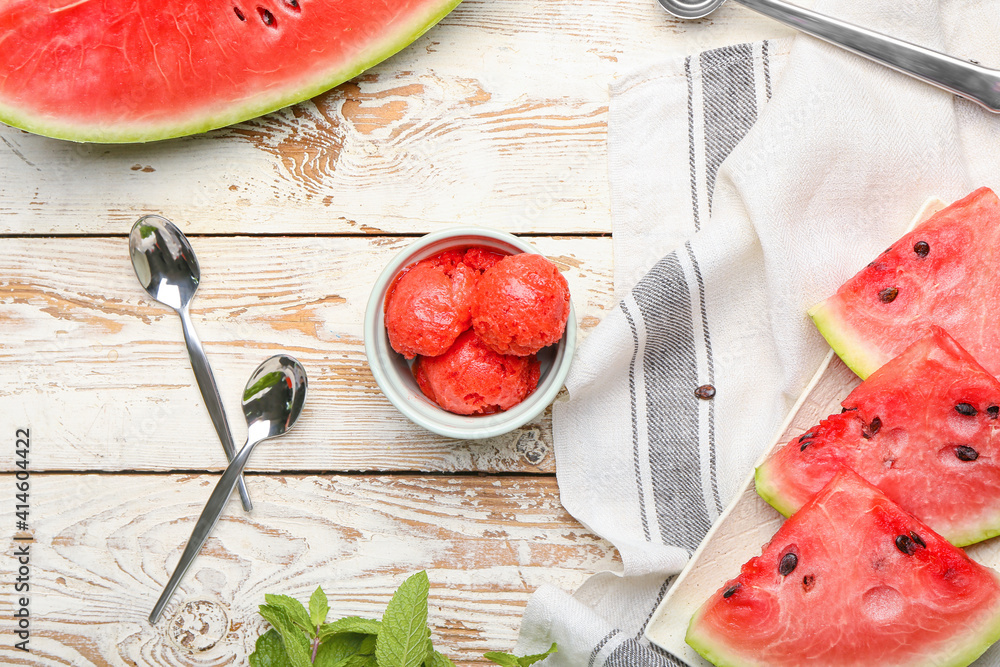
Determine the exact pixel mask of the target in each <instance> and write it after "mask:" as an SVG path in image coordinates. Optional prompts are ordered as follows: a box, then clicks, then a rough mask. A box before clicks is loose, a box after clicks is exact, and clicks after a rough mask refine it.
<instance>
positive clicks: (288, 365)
mask: <svg viewBox="0 0 1000 667" xmlns="http://www.w3.org/2000/svg"><path fill="white" fill-rule="evenodd" d="M307 385H308V380H307V378H306V370H305V368H303V367H302V364H300V363H299V362H298V361H296V360H295V359H293V358H292V357H288V356H285V355H282V354H279V355H277V356H274V357H271V358H270V359H268V360H267V361H265V362H264V363H262V364H261V365H260V366H259V367H258V368H257V370H256V371H254V374H253V375H252V376H251V377H250V380H249V381H248V382H247V386H246V389H244V390H243V416H244V417H246V420H247V433H248V434H249V435H248V437H247V440H248V441H256V442H262V441H264V440H267V439H268V438H275V437H277V436H279V435H283V434H284V433H285V432H286V431H288V429H290V428H292V426H293V425H294V424H295V420H296V419H298V418H299V415H300V414H301V413H302V406H303V405H304V404H305V400H306V387H307Z"/></svg>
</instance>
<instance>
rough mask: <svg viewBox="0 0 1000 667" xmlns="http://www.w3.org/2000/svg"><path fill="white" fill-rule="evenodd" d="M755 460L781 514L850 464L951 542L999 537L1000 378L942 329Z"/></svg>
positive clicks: (765, 492) (760, 489) (765, 491)
mask: <svg viewBox="0 0 1000 667" xmlns="http://www.w3.org/2000/svg"><path fill="white" fill-rule="evenodd" d="M841 405H842V406H843V407H844V410H845V412H843V413H841V414H837V415H831V416H830V417H828V418H827V419H824V420H823V421H822V422H820V423H819V424H818V425H817V426H815V427H813V428H811V429H809V430H808V431H807V432H806V433H805V434H803V435H800V436H796V437H795V438H793V439H792V440H791V441H790V442H789V443H787V444H786V445H784V446H783V447H781V448H780V449H779V450H777V451H776V452H774V454H772V455H771V456H770V457H769V458H768V459H767V460H766V461H765V462H764V463H763V464H761V465H760V466H759V467H758V468H757V472H756V475H755V478H756V484H757V493H759V494H760V496H761V497H762V498H764V500H766V501H767V502H768V503H770V504H771V505H772V506H774V508H775V509H777V510H778V511H779V512H781V513H782V514H784V515H785V516H789V515H791V514H792V513H794V512H795V511H797V510H798V509H799V508H800V507H802V506H803V505H804V504H805V503H806V501H808V500H809V499H810V498H812V496H813V495H815V494H816V493H817V492H818V491H819V490H820V489H821V488H822V487H823V486H824V485H825V484H826V483H827V482H828V481H829V480H830V479H831V478H832V477H833V476H834V475H835V474H836V472H837V471H838V470H839V469H840V468H841V467H842V466H847V467H849V468H851V469H853V470H854V471H855V472H856V473H858V474H859V475H861V476H862V477H864V478H865V479H866V480H868V481H869V482H871V483H872V484H874V485H875V486H877V487H878V488H879V489H881V490H882V492H883V493H885V494H886V495H887V496H888V497H889V498H891V499H892V500H893V501H894V502H896V503H898V504H899V506H900V507H902V508H903V509H905V510H906V511H908V512H911V513H912V514H913V515H914V516H916V517H918V518H919V519H920V520H921V521H923V522H924V523H926V524H927V525H929V526H930V527H931V528H933V529H934V530H935V531H937V532H938V533H940V534H941V535H943V536H944V537H945V538H946V539H947V540H948V541H949V542H951V543H952V544H955V545H957V546H964V545H966V544H972V543H974V542H979V541H981V540H984V539H986V538H989V537H993V536H995V535H1000V419H997V417H998V416H1000V381H997V379H996V378H994V377H993V376H992V375H991V374H990V373H988V372H987V371H986V370H985V369H984V368H983V367H982V366H980V365H979V364H978V363H977V362H976V360H975V359H973V358H972V356H971V355H970V354H969V353H968V352H966V351H965V350H964V349H962V347H961V346H960V345H959V344H958V343H956V342H955V340H954V339H953V338H952V337H951V336H949V335H948V334H947V333H946V332H945V331H944V330H943V329H940V328H939V327H931V330H930V333H929V334H928V335H927V336H925V337H924V338H922V339H920V340H918V341H917V342H916V343H914V344H912V345H911V346H910V347H908V348H907V349H906V350H905V351H904V352H903V353H902V354H900V355H899V356H898V357H896V358H894V359H892V360H891V361H890V362H889V363H887V364H885V365H884V366H882V367H881V368H880V369H878V370H877V371H875V372H874V373H872V374H871V375H870V376H869V377H868V379H867V380H865V381H864V382H863V383H862V384H861V385H859V386H858V387H857V388H856V389H855V390H854V391H852V392H851V393H850V394H849V395H848V396H847V398H846V399H844V401H843V402H842V403H841Z"/></svg>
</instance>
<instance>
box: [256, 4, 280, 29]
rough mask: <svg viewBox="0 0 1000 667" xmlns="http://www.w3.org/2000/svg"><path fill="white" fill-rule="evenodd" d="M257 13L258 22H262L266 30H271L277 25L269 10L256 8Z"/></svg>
mask: <svg viewBox="0 0 1000 667" xmlns="http://www.w3.org/2000/svg"><path fill="white" fill-rule="evenodd" d="M257 13H258V14H260V20H261V21H263V22H264V25H266V26H267V27H268V28H273V27H275V26H277V25H278V21H277V20H276V19H275V18H274V14H272V13H271V11H270V10H268V9H265V8H264V7H258V8H257Z"/></svg>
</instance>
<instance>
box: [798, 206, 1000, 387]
mask: <svg viewBox="0 0 1000 667" xmlns="http://www.w3.org/2000/svg"><path fill="white" fill-rule="evenodd" d="M998 248H1000V200H998V199H997V196H996V195H995V194H994V193H993V191H992V190H990V189H989V188H980V189H979V190H976V191H975V192H973V193H972V194H970V195H969V196H967V197H965V198H964V199H962V200H960V201H957V202H955V203H954V204H952V205H951V206H948V207H947V208H945V209H943V210H941V211H939V212H938V213H936V214H935V215H933V216H932V217H931V218H929V219H928V220H926V221H925V222H923V223H921V224H920V225H918V226H917V227H916V228H915V229H914V230H913V231H912V232H910V233H909V234H906V235H905V236H903V237H902V238H901V239H900V240H899V241H897V242H896V243H894V244H892V247H890V248H889V249H888V250H886V251H885V252H884V253H882V254H881V255H879V256H878V257H877V258H876V259H875V260H874V261H873V262H872V263H871V264H869V265H868V266H867V267H865V268H864V269H862V270H861V271H860V272H859V273H858V274H857V275H855V276H854V277H853V278H851V279H850V280H848V281H847V282H846V283H844V284H843V285H842V286H841V287H840V289H838V290H837V293H836V294H834V295H833V296H831V297H830V298H828V299H826V300H825V301H823V302H822V303H820V304H818V305H816V306H814V307H813V308H812V309H811V310H810V311H809V315H810V316H811V317H812V319H813V321H814V322H815V323H816V326H817V327H818V328H819V330H820V332H821V333H822V334H823V336H824V337H825V338H826V340H827V341H828V342H829V343H830V346H831V347H832V348H833V349H834V350H835V351H836V352H837V354H838V355H840V358H841V359H843V360H844V363H846V364H847V365H848V366H849V367H850V368H851V369H852V370H853V371H854V372H855V373H857V374H858V375H859V376H861V377H862V378H866V377H868V376H869V375H870V374H871V373H872V372H873V371H874V370H875V369H876V368H878V367H879V366H881V365H882V364H884V363H886V362H887V361H889V359H891V358H893V357H894V356H896V355H897V354H899V353H900V352H902V351H903V349H904V348H905V347H906V346H907V345H909V344H910V343H912V342H913V341H914V340H916V339H917V338H919V337H920V336H921V335H922V334H923V332H925V331H926V329H927V327H928V326H929V325H931V324H937V325H939V326H941V327H944V328H945V329H947V330H948V332H949V333H950V334H951V335H952V336H954V337H955V339H956V340H957V341H958V342H959V343H961V344H962V346H963V347H965V349H967V350H968V351H969V352H970V353H972V356H974V357H975V358H976V359H978V360H979V362H980V363H981V364H982V365H983V366H984V367H985V368H986V370H988V371H989V372H990V373H992V374H993V375H1000V327H998V326H996V324H995V321H994V317H995V315H994V312H993V311H994V310H995V308H996V305H997V304H998V303H1000V254H998V253H1000V251H998Z"/></svg>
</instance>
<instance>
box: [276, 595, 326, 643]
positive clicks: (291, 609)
mask: <svg viewBox="0 0 1000 667" xmlns="http://www.w3.org/2000/svg"><path fill="white" fill-rule="evenodd" d="M264 600H266V601H267V604H269V605H270V606H272V607H281V608H282V609H284V610H285V613H286V614H288V619H289V620H290V621H291V622H292V623H294V624H295V625H297V626H299V627H300V628H302V629H303V630H305V631H306V632H308V633H309V636H310V637H315V636H316V626H315V625H313V623H312V621H310V620H309V613H308V612H307V611H306V608H305V607H303V606H302V603H301V602H299V601H298V600H296V599H295V598H292V597H288V596H287V595H272V594H271V593H267V594H266V595H264Z"/></svg>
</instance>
